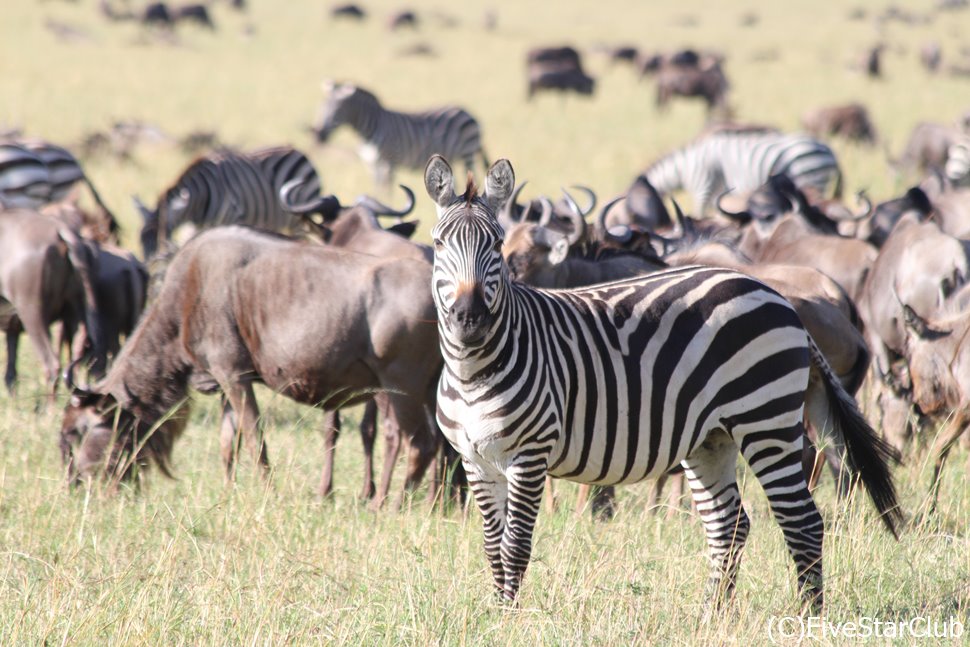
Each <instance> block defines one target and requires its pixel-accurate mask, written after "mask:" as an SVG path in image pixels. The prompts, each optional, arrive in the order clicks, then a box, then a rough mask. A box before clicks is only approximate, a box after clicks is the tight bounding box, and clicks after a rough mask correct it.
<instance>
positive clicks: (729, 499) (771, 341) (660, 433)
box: [425, 156, 901, 611]
mask: <svg viewBox="0 0 970 647" xmlns="http://www.w3.org/2000/svg"><path fill="white" fill-rule="evenodd" d="M514 183H515V178H514V175H513V172H512V167H511V165H510V164H509V163H508V161H506V160H500V161H499V162H497V163H496V164H495V165H493V166H492V168H491V169H490V170H489V172H488V177H487V181H486V190H485V193H484V195H483V196H481V197H479V196H477V195H476V188H475V186H474V183H473V182H472V181H471V179H469V183H468V188H467V189H466V190H465V193H464V195H462V196H456V195H455V192H454V186H453V178H452V171H451V168H450V167H449V166H448V163H447V162H446V161H445V160H444V159H443V158H441V157H437V156H436V157H433V158H432V159H431V160H430V161H429V163H428V166H427V169H426V171H425V185H426V188H427V190H428V193H429V195H430V196H431V198H432V199H433V200H434V202H435V203H436V204H437V211H438V222H437V224H436V225H435V226H434V228H433V229H432V232H431V235H432V238H433V241H434V248H435V259H434V270H433V273H432V283H431V285H432V292H433V296H434V300H435V304H436V306H437V309H438V328H439V338H440V345H441V351H442V355H443V357H444V360H445V367H444V370H443V372H442V375H441V379H440V381H439V385H438V413H437V415H438V422H439V425H440V426H441V429H442V431H443V432H444V434H445V436H446V437H447V438H448V440H449V441H450V442H451V443H452V444H453V445H454V446H455V448H456V449H457V450H458V452H459V454H461V456H462V461H463V463H464V466H465V470H466V471H467V474H468V480H469V483H470V485H471V486H472V490H473V492H474V494H475V499H476V501H477V503H478V506H479V509H480V510H481V512H482V515H483V517H484V530H485V553H486V556H487V557H488V561H489V564H490V566H491V569H492V574H493V577H494V580H495V585H496V587H497V588H498V590H499V592H500V594H501V595H503V596H504V598H505V599H507V600H514V599H515V597H516V594H517V593H518V591H519V586H520V584H521V580H522V576H523V574H524V572H525V570H526V566H527V565H528V563H529V558H530V554H531V550H532V534H533V528H534V525H535V520H536V516H537V514H538V511H539V503H540V500H541V497H542V491H543V483H544V478H545V476H546V474H547V473H548V474H551V475H552V476H556V477H560V478H567V479H570V480H575V481H580V482H584V483H596V484H601V485H608V484H622V483H633V482H636V481H641V480H643V479H646V478H657V477H659V476H660V475H662V474H664V473H665V472H667V471H668V470H669V469H671V468H672V467H673V466H675V465H677V464H678V463H682V465H683V466H684V468H685V470H686V474H687V477H688V479H689V481H690V485H691V492H692V495H693V497H694V501H695V502H696V504H697V508H698V510H699V512H700V516H701V519H702V521H703V523H704V528H705V530H706V533H707V540H708V546H709V550H710V558H711V563H712V571H711V577H710V582H709V584H710V587H711V593H712V595H713V602H714V603H715V604H717V603H718V602H719V601H721V600H722V599H724V597H726V596H728V595H729V594H730V593H731V592H732V591H733V587H734V582H735V579H736V574H737V568H738V561H739V559H740V552H741V549H742V547H743V545H744V541H745V539H746V537H747V534H748V517H747V515H746V514H745V512H744V509H743V508H742V506H741V501H740V495H739V492H738V485H737V480H736V479H737V477H736V461H737V456H738V452H739V450H740V453H741V454H742V455H743V456H744V458H745V460H746V461H747V462H748V464H749V465H750V466H751V469H752V471H753V472H754V474H755V476H756V477H757V478H758V481H759V482H760V483H761V485H762V487H763V488H764V490H765V492H766V494H767V496H768V501H769V504H770V506H771V510H772V512H773V514H774V517H775V520H776V522H777V523H778V524H779V525H780V526H781V528H782V531H783V533H784V536H785V541H786V543H787V545H788V550H789V552H790V553H791V556H792V558H793V559H794V561H795V566H796V569H797V578H798V583H799V588H800V590H801V592H802V595H803V597H804V600H805V602H806V603H808V604H809V605H810V606H811V608H812V609H813V610H816V611H817V610H818V609H820V607H821V605H822V533H823V528H822V517H821V516H820V515H819V512H818V509H817V508H816V507H815V503H814V501H813V500H812V496H811V494H810V493H809V491H808V488H807V487H806V484H805V476H804V474H803V472H802V465H801V453H802V447H803V443H804V436H805V433H804V429H803V426H802V415H803V410H805V411H806V412H807V414H808V418H809V420H810V421H811V422H812V423H813V424H814V425H815V427H816V428H817V429H823V430H832V431H833V436H834V439H835V444H836V446H837V447H838V448H839V449H840V450H842V449H844V450H845V452H846V453H847V463H848V465H849V466H850V468H851V470H852V471H853V472H855V473H858V474H859V476H860V478H861V480H862V482H863V484H864V485H865V486H866V489H867V490H868V492H869V494H870V496H871V497H872V499H873V501H874V502H875V504H876V508H877V509H878V510H879V512H880V513H881V515H882V519H883V521H884V522H885V524H886V526H887V527H888V528H889V530H890V531H891V532H893V533H894V534H895V528H896V524H898V523H899V521H900V519H901V513H900V511H899V509H898V507H897V504H896V494H895V488H894V486H893V482H892V478H891V475H890V472H889V467H888V464H887V463H888V461H889V459H890V458H894V457H895V454H894V452H893V450H892V449H891V448H890V447H889V446H888V445H886V444H885V443H884V442H883V441H882V440H881V439H879V438H878V437H877V436H876V434H875V432H874V431H873V430H872V428H871V427H870V426H869V425H868V424H867V423H866V421H865V419H864V418H863V417H862V414H861V413H860V412H859V409H858V408H857V406H856V403H855V401H854V400H853V399H852V397H851V396H850V395H848V394H847V393H846V392H845V391H844V389H843V388H842V387H841V386H840V385H839V383H838V381H837V380H836V378H835V376H834V375H833V374H832V371H831V369H830V368H829V367H828V364H827V363H826V362H825V359H824V357H823V356H822V354H821V352H820V351H819V349H818V347H817V346H816V345H815V343H814V341H813V340H812V339H811V338H810V337H809V336H808V334H807V333H806V332H805V329H804V328H803V327H802V324H801V322H800V320H799V318H798V315H797V314H796V313H795V310H794V309H793V308H792V306H791V305H790V304H789V303H788V302H787V301H785V300H784V299H783V298H782V297H781V296H779V295H778V294H777V293H776V292H774V291H773V290H771V289H770V288H768V287H766V286H765V285H764V284H762V283H760V282H758V281H756V280H754V279H752V278H750V277H748V276H745V275H743V274H739V273H737V272H733V271H730V270H725V269H720V268H710V267H699V266H693V267H685V268H678V269H673V270H669V271H661V272H658V273H655V274H650V275H646V276H642V277H637V278H632V279H624V280H620V281H615V282H612V283H604V284H600V285H595V286H591V287H588V288H580V289H573V290H558V291H544V290H538V289H534V288H530V287H528V286H526V285H523V284H520V283H515V282H512V281H511V279H510V277H509V269H508V266H507V265H506V264H505V263H504V262H503V260H502V254H501V249H502V239H503V232H502V229H501V227H500V226H499V224H498V221H497V219H496V217H495V211H496V209H498V208H499V206H500V205H502V203H503V202H504V201H505V200H506V199H507V198H508V197H509V194H510V193H511V192H512V187H513V186H514ZM810 376H811V377H812V379H811V380H810Z"/></svg>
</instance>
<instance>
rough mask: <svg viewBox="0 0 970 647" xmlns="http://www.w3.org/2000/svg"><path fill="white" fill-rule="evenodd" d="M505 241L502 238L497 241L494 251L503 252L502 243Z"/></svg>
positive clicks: (493, 247)
mask: <svg viewBox="0 0 970 647" xmlns="http://www.w3.org/2000/svg"><path fill="white" fill-rule="evenodd" d="M503 242H504V241H502V240H497V241H495V244H494V245H492V251H493V252H498V253H499V254H501V253H502V243H503Z"/></svg>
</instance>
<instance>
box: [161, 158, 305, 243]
mask: <svg viewBox="0 0 970 647" xmlns="http://www.w3.org/2000/svg"><path fill="white" fill-rule="evenodd" d="M293 179H299V180H301V187H300V189H299V190H300V192H301V197H305V198H306V199H310V198H314V197H317V195H318V194H319V190H320V181H319V177H318V176H317V173H316V171H315V170H314V168H313V165H312V164H311V163H310V161H309V159H307V157H306V156H305V155H304V154H303V153H301V152H299V151H297V150H295V149H293V148H291V147H275V148H265V149H260V150H257V151H254V152H253V153H250V154H247V155H240V154H237V153H234V152H232V151H220V152H218V153H215V154H212V155H210V156H208V157H203V158H200V159H198V160H196V161H195V162H194V163H192V164H191V165H190V166H189V168H188V169H186V171H185V172H184V173H183V174H182V175H181V176H180V177H179V179H178V180H177V181H176V182H175V184H174V185H173V186H172V187H170V188H169V189H167V190H166V191H165V192H164V194H163V195H162V198H161V199H160V200H159V210H158V215H159V218H160V219H161V220H162V221H163V222H164V224H165V227H164V232H165V234H166V235H167V236H170V235H171V234H172V232H173V231H174V230H175V229H176V228H177V227H179V226H180V225H182V224H184V223H192V224H194V225H195V226H196V227H197V228H200V229H206V228H210V227H217V226H224V225H248V226H250V227H256V228H259V229H265V230H268V231H278V232H284V233H287V232H292V231H294V230H296V229H297V228H298V227H299V222H300V221H299V218H297V217H295V216H294V215H293V214H291V213H290V212H288V211H286V210H285V209H284V208H283V206H282V204H281V203H280V199H279V189H280V188H281V187H282V186H283V185H284V184H286V183H287V182H289V181H290V180H293ZM304 194H305V196H304Z"/></svg>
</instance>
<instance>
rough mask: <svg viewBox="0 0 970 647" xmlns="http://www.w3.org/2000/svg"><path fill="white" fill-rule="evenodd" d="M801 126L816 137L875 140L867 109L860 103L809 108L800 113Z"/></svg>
mask: <svg viewBox="0 0 970 647" xmlns="http://www.w3.org/2000/svg"><path fill="white" fill-rule="evenodd" d="M802 128H804V129H805V130H806V131H808V132H809V133H811V134H812V135H815V136H816V137H824V136H834V137H843V138H845V139H848V140H851V141H858V142H864V143H868V144H871V143H873V142H874V141H875V140H876V131H875V128H873V126H872V121H871V120H870V119H869V111H868V110H866V107H865V106H864V105H862V104H861V103H849V104H846V105H840V106H830V107H826V108H816V109H814V110H810V111H808V112H806V113H804V114H803V115H802Z"/></svg>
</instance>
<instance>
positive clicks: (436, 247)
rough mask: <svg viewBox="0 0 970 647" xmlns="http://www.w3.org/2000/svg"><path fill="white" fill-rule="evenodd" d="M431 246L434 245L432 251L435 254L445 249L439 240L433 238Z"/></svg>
mask: <svg viewBox="0 0 970 647" xmlns="http://www.w3.org/2000/svg"><path fill="white" fill-rule="evenodd" d="M431 244H432V245H434V251H436V252H440V251H441V250H442V249H444V247H445V244H444V243H443V242H441V239H440V238H435V239H434V240H432V241H431Z"/></svg>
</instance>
